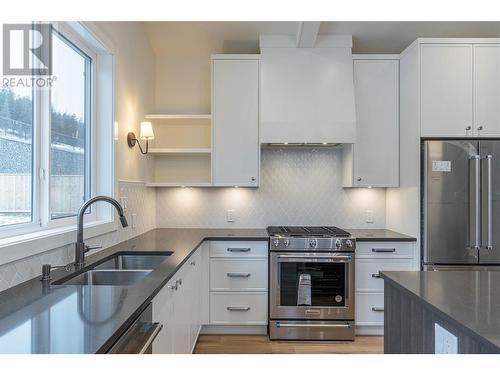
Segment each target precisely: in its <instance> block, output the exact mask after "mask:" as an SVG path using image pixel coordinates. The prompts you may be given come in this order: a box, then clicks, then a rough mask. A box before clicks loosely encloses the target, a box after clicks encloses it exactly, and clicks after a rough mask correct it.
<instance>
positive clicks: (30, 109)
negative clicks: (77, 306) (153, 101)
mask: <svg viewBox="0 0 500 375" xmlns="http://www.w3.org/2000/svg"><path fill="white" fill-rule="evenodd" d="M0 29H1V24H0ZM51 33H52V34H51V40H52V48H51V57H52V59H51V62H52V64H51V66H52V74H51V77H52V78H53V81H52V84H51V85H45V86H44V85H42V86H38V85H35V84H32V85H31V86H30V85H12V84H10V85H5V83H2V85H0V238H5V237H11V236H15V235H16V234H23V233H29V232H32V231H37V230H40V229H44V228H54V227H59V226H61V227H62V226H67V225H71V224H74V223H75V221H76V218H75V216H76V215H77V213H78V209H79V208H80V206H81V205H82V203H83V202H84V201H85V200H87V199H88V198H90V197H91V196H92V195H97V194H112V191H113V182H112V181H113V173H112V165H113V159H112V155H113V151H112V128H113V126H112V124H113V122H114V119H113V91H112V87H113V84H112V76H113V72H112V66H113V65H112V55H111V54H110V53H109V52H108V51H107V49H105V48H104V46H103V45H102V44H101V43H100V42H99V41H98V40H97V39H95V38H94V37H93V36H91V34H90V33H88V31H87V29H86V28H85V27H84V26H83V25H81V24H77V25H76V24H74V23H73V24H69V23H68V24H66V23H59V24H56V25H53V28H52V31H51ZM35 35H36V34H35V33H33V35H32V36H30V37H32V38H35V37H36V36H35ZM2 40H3V39H2V37H1V35H0V43H2ZM21 40H22V39H21ZM10 44H11V48H20V47H16V46H15V45H14V46H13V42H12V40H11V41H10ZM0 47H1V46H0ZM0 50H1V49H0ZM97 56H99V57H100V58H99V59H97ZM34 60H36V58H34V57H33V58H32V61H31V63H30V64H31V65H30V66H37V65H36V64H38V63H39V62H37V61H34ZM99 64H101V65H99ZM30 77H31V76H30ZM31 78H38V77H31ZM16 79H17V78H16ZM98 79H99V81H98ZM2 82H5V80H4V79H3V80H2ZM96 82H99V85H97V83H96ZM99 93H100V94H99ZM98 95H99V96H100V98H101V99H100V101H97V100H98V99H97V96H98ZM96 102H97V103H99V106H100V108H103V109H102V110H101V111H100V112H99V113H96V108H97V105H95V104H94V103H96ZM97 121H99V122H100V123H101V124H103V125H101V126H100V127H99V128H97V127H96V126H95V124H96V123H97ZM106 124H107V125H108V127H109V129H108V128H107V127H106ZM108 130H109V131H108ZM106 142H108V143H106ZM97 153H99V156H100V157H99V159H97V158H96V157H95V155H96V154H97ZM98 163H99V164H98ZM97 170H99V173H97ZM108 178H109V181H108ZM112 217H113V216H112V211H111V210H108V209H107V208H100V206H99V205H98V206H95V207H94V208H93V210H92V211H90V209H89V210H88V211H87V212H86V215H85V221H86V222H93V221H98V220H108V221H109V219H110V218H112Z"/></svg>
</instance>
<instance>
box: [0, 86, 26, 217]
mask: <svg viewBox="0 0 500 375" xmlns="http://www.w3.org/2000/svg"><path fill="white" fill-rule="evenodd" d="M32 195H33V94H32V92H31V90H30V89H23V88H2V89H1V90H0V226H5V225H14V224H22V223H29V222H31V221H32V220H33V207H32Z"/></svg>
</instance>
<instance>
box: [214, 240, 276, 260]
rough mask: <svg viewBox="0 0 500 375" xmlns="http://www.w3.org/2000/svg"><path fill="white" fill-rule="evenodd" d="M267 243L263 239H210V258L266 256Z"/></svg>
mask: <svg viewBox="0 0 500 375" xmlns="http://www.w3.org/2000/svg"><path fill="white" fill-rule="evenodd" d="M267 253H268V243H267V242H263V241H255V242H253V241H247V242H245V241H212V242H210V257H212V258H267Z"/></svg>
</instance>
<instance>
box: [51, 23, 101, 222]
mask: <svg viewBox="0 0 500 375" xmlns="http://www.w3.org/2000/svg"><path fill="white" fill-rule="evenodd" d="M91 66H92V59H91V58H90V57H89V56H87V55H86V54H85V53H84V52H83V51H81V50H80V49H79V48H78V47H76V46H75V45H74V44H72V43H71V42H70V41H68V40H67V39H66V38H65V37H64V36H62V35H61V34H60V33H58V32H54V33H53V36H52V74H53V75H54V76H55V77H57V82H56V84H54V86H53V87H52V88H51V89H50V106H51V108H50V189H49V190H50V219H58V218H62V217H68V216H74V215H76V214H77V212H78V209H79V208H80V206H81V205H82V203H83V202H84V201H85V200H87V199H88V198H89V197H90V173H89V172H90V171H89V169H90V157H89V156H90V152H89V146H90V142H89V139H90V125H91V124H90V88H91V83H90V80H91Z"/></svg>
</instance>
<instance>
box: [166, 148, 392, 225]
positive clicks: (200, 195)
mask: <svg viewBox="0 0 500 375" xmlns="http://www.w3.org/2000/svg"><path fill="white" fill-rule="evenodd" d="M261 158H262V161H261V184H260V188H258V189H255V188H237V189H236V188H163V189H157V193H156V204H157V210H156V214H157V218H156V219H157V226H158V227H163V228H166V227H200V228H203V227H208V228H219V227H237V228H244V227H266V226H268V225H273V224H274V225H276V224H278V225H293V224H295V225H328V224H330V225H336V226H339V227H344V228H383V227H384V225H385V189H358V188H356V189H344V188H342V150H341V149H340V148H330V149H324V148H323V149H310V148H295V149H279V148H268V149H263V150H262V155H261ZM230 209H233V210H235V216H236V221H235V222H234V223H228V222H227V221H226V211H227V210H230ZM366 210H373V219H374V222H373V223H372V224H368V223H366V221H365V211H366Z"/></svg>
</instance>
